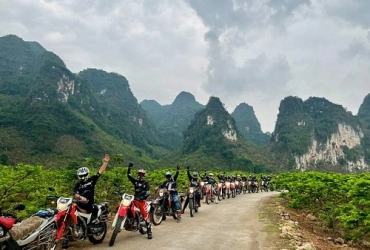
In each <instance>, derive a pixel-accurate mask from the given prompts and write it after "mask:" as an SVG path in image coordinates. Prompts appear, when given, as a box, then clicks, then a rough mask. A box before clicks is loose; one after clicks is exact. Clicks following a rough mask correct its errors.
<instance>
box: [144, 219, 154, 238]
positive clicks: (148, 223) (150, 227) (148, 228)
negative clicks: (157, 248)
mask: <svg viewBox="0 0 370 250" xmlns="http://www.w3.org/2000/svg"><path fill="white" fill-rule="evenodd" d="M145 224H146V230H147V231H146V233H147V234H148V239H149V240H150V239H152V238H153V235H152V223H150V222H145Z"/></svg>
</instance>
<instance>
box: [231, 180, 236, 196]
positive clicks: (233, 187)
mask: <svg viewBox="0 0 370 250" xmlns="http://www.w3.org/2000/svg"><path fill="white" fill-rule="evenodd" d="M230 192H231V197H232V198H235V196H236V183H235V181H232V182H231V183H230Z"/></svg>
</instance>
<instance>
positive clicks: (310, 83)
mask: <svg viewBox="0 0 370 250" xmlns="http://www.w3.org/2000/svg"><path fill="white" fill-rule="evenodd" d="M369 13H370V0H357V1H356V0H321V1H319V0H122V1H118V0H0V36H4V35H7V34H15V35H17V36H19V37H21V38H23V39H24V40H25V41H37V42H39V43H40V44H41V45H42V46H43V47H44V48H46V49H47V50H49V51H52V52H54V53H55V54H57V55H58V56H60V57H61V59H62V60H63V61H64V62H65V63H66V65H67V67H68V68H69V69H70V70H71V71H72V72H75V73H78V72H79V71H81V70H83V69H86V68H98V69H103V70H105V71H108V72H117V73H119V74H121V75H124V76H125V77H126V78H127V79H128V80H129V83H130V86H131V90H132V91H133V93H134V95H135V97H136V98H137V99H138V101H139V102H141V101H142V100H144V99H154V100H156V101H158V102H159V103H160V104H162V105H163V104H170V103H172V102H173V100H174V99H175V97H176V96H177V95H178V94H179V93H180V92H181V91H188V92H190V93H192V94H193V95H194V96H195V98H196V100H197V101H198V102H200V103H202V104H206V103H207V102H208V99H209V97H210V96H217V97H219V98H220V99H221V101H222V102H223V103H224V104H225V107H226V108H227V110H228V111H229V112H230V113H231V112H232V111H233V110H234V109H235V107H236V106H237V105H238V104H240V103H242V102H245V103H248V104H249V105H251V106H252V107H253V108H254V111H255V113H256V116H257V118H258V120H259V122H260V123H261V126H262V130H263V131H264V132H266V131H269V132H272V131H273V129H274V126H275V121H276V118H277V114H278V108H279V104H280V101H281V100H282V99H284V98H285V97H286V96H290V95H293V96H298V97H300V98H302V99H303V100H306V99H307V98H308V97H310V96H316V97H325V98H326V99H328V100H329V101H331V102H333V103H336V104H340V105H343V106H344V107H345V108H347V109H348V110H349V111H351V112H352V113H353V114H357V111H358V108H359V106H360V105H361V103H362V101H363V99H364V97H365V96H366V95H367V94H369V93H370V14H369Z"/></svg>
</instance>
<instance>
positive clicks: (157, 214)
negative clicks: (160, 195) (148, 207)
mask: <svg viewBox="0 0 370 250" xmlns="http://www.w3.org/2000/svg"><path fill="white" fill-rule="evenodd" d="M150 219H151V221H152V222H153V225H155V226H158V225H160V224H161V223H162V220H163V207H162V206H156V207H155V208H154V210H153V212H152V213H150Z"/></svg>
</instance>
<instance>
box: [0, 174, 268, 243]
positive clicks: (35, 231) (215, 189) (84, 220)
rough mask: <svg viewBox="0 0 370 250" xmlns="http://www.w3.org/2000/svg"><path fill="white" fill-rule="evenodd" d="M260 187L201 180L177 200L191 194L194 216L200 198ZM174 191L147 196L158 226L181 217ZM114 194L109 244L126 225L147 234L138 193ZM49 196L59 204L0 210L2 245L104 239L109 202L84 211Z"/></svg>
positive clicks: (264, 186)
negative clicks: (25, 214)
mask: <svg viewBox="0 0 370 250" xmlns="http://www.w3.org/2000/svg"><path fill="white" fill-rule="evenodd" d="M50 190H51V191H52V190H53V189H52V188H51V189H50ZM258 190H259V185H258V182H257V181H247V182H244V181H233V182H230V181H223V182H220V183H217V184H215V185H211V184H209V183H207V182H204V181H203V182H201V183H200V187H189V188H188V189H187V190H186V193H181V194H179V199H180V204H183V202H184V200H185V199H188V207H189V211H190V216H191V217H193V216H194V213H197V212H198V209H199V208H200V206H201V201H202V200H203V201H204V202H205V203H206V204H210V203H211V202H215V203H217V201H221V200H222V199H226V198H227V199H229V198H230V197H231V198H234V197H236V195H237V194H241V193H243V194H245V193H247V192H248V193H251V192H252V193H257V192H258ZM170 191H171V190H167V189H159V190H158V193H157V197H156V198H155V199H154V200H153V201H148V207H147V208H146V209H147V211H149V215H150V219H151V222H152V223H153V224H154V225H155V226H157V225H160V224H161V223H162V221H164V220H166V218H167V217H173V219H174V220H176V221H177V222H180V220H181V216H179V214H178V213H177V212H176V210H175V206H174V205H175V202H174V201H173V200H172V197H171V195H170ZM261 191H266V192H267V191H268V183H263V182H262V183H261ZM115 193H116V194H117V195H120V196H121V202H120V204H119V205H118V206H117V207H116V210H115V211H116V214H115V217H114V219H113V223H112V230H113V232H112V236H111V238H110V241H109V246H113V245H114V243H115V240H116V237H117V235H118V233H119V232H121V231H123V230H126V231H133V232H136V231H139V232H140V233H141V234H146V233H147V227H146V224H145V220H144V218H143V216H142V215H141V213H140V210H139V209H138V208H137V207H136V206H135V205H134V202H133V200H134V196H133V195H130V194H127V193H124V192H117V191H115ZM47 200H49V201H51V202H52V203H53V202H54V203H55V202H56V208H47V209H42V210H40V211H38V212H37V213H35V214H34V215H32V216H31V217H29V218H27V219H25V220H23V221H21V220H18V219H17V217H16V216H15V215H14V211H16V210H18V211H19V210H24V209H25V206H24V205H23V204H16V205H15V206H14V207H13V208H12V209H11V210H10V211H6V212H3V211H1V210H0V250H56V249H57V244H58V243H59V242H61V243H62V248H67V247H68V246H69V242H73V241H82V240H85V239H88V240H89V241H90V242H91V243H93V244H99V243H102V242H103V240H104V238H105V236H106V234H107V222H108V216H109V211H108V203H100V204H94V206H93V210H92V212H91V213H84V212H81V211H79V210H78V209H77V206H78V203H79V202H80V201H78V200H75V199H73V198H69V197H59V196H56V195H51V196H48V197H47Z"/></svg>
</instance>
